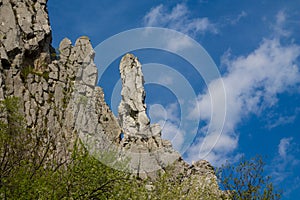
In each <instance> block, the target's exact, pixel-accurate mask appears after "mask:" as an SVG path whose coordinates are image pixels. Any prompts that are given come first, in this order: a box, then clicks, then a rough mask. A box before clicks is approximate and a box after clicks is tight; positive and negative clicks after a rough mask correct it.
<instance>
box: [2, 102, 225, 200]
mask: <svg viewBox="0 0 300 200" xmlns="http://www.w3.org/2000/svg"><path fill="white" fill-rule="evenodd" d="M0 111H1V114H2V115H1V117H2V118H1V120H0V199H116V200H117V199H118V200H119V199H136V200H139V199H154V200H155V199H157V200H159V199H174V200H175V199H209V200H211V199H212V200H213V199H220V198H221V197H222V194H218V193H216V192H215V189H216V188H217V184H216V182H215V181H208V180H207V179H205V177H203V180H202V179H199V177H197V176H195V177H194V178H184V177H183V176H179V177H174V174H173V171H172V168H168V169H167V170H166V171H167V172H166V173H161V174H160V175H159V178H158V180H157V181H155V182H151V181H150V180H144V181H143V180H140V179H137V178H135V177H134V176H133V175H130V174H127V173H125V172H122V171H117V170H115V169H113V168H111V167H108V166H106V165H104V164H102V163H101V162H100V161H99V159H96V158H95V157H94V156H91V155H90V154H89V152H88V151H87V150H86V149H85V147H84V146H83V145H82V144H81V142H80V140H77V141H76V142H75V143H74V147H73V149H72V152H70V153H69V155H68V156H65V157H62V156H59V155H58V154H56V153H55V152H57V151H55V148H56V146H55V140H54V139H53V138H52V137H51V136H49V135H48V134H47V132H45V133H40V134H39V135H36V134H35V133H33V132H31V131H30V130H28V129H26V128H25V127H26V125H25V123H24V119H23V117H22V115H21V114H20V112H19V100H18V99H17V98H14V97H11V98H8V99H6V100H4V101H3V102H1V103H0ZM116 156H117V155H115V154H114V153H113V152H106V154H104V155H103V154H101V159H102V160H105V163H107V162H112V163H113V162H115V160H116V159H115V158H116ZM146 186H147V187H146Z"/></svg>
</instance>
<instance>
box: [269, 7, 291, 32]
mask: <svg viewBox="0 0 300 200" xmlns="http://www.w3.org/2000/svg"><path fill="white" fill-rule="evenodd" d="M286 20H287V15H286V13H285V12H284V11H283V10H281V11H279V12H278V13H277V15H276V24H275V25H274V26H273V29H274V33H275V35H276V36H284V37H288V36H290V34H291V33H290V32H289V31H287V30H286V29H285V22H286Z"/></svg>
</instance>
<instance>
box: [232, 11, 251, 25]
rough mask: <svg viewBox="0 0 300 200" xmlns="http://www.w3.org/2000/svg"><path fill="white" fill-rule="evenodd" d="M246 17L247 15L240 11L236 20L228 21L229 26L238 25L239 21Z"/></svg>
mask: <svg viewBox="0 0 300 200" xmlns="http://www.w3.org/2000/svg"><path fill="white" fill-rule="evenodd" d="M246 16H247V13H246V12H245V11H242V12H241V13H240V14H239V15H238V16H237V17H236V18H233V19H229V21H230V24H231V25H236V24H237V23H239V21H240V20H241V19H242V18H244V17H246Z"/></svg>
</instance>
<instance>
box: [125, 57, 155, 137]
mask: <svg viewBox="0 0 300 200" xmlns="http://www.w3.org/2000/svg"><path fill="white" fill-rule="evenodd" d="M120 74H121V79H122V93H121V95H122V100H121V103H120V105H119V121H120V125H121V127H122V129H123V131H124V134H125V137H142V138H148V137H151V136H155V135H160V134H161V129H160V126H159V125H158V124H155V125H152V126H151V125H150V120H149V118H148V116H147V115H146V104H145V90H144V76H143V73H142V65H141V63H140V62H139V61H138V59H137V58H136V57H135V56H134V55H132V54H126V55H125V56H124V57H123V58H122V60H121V63H120Z"/></svg>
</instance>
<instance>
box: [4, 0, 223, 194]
mask: <svg viewBox="0 0 300 200" xmlns="http://www.w3.org/2000/svg"><path fill="white" fill-rule="evenodd" d="M50 44H51V28H50V26H49V19H48V14H47V8H46V0H35V1H34V0H0V100H3V99H5V98H7V97H9V96H16V97H19V99H20V101H21V105H22V110H21V112H22V113H23V114H24V119H25V120H26V126H27V128H29V129H31V130H32V132H33V133H35V134H36V136H37V137H39V138H41V142H42V145H45V146H46V145H47V144H49V143H53V149H51V152H52V154H53V155H56V156H52V157H51V156H50V157H49V158H47V159H54V158H55V159H57V162H60V161H61V160H64V159H65V158H66V157H68V156H70V153H71V152H70V149H72V147H73V144H74V141H75V140H76V139H77V138H78V137H80V139H81V140H82V141H83V143H84V144H85V145H86V147H87V148H88V149H89V150H90V152H91V153H92V154H93V155H94V156H96V157H97V158H98V159H99V160H100V161H102V162H103V163H105V164H107V165H109V166H111V167H115V168H116V169H120V170H121V169H122V170H124V169H127V170H129V171H130V172H131V173H134V174H135V175H137V176H139V177H140V178H143V179H144V178H150V179H153V180H155V178H156V177H157V173H158V172H159V171H160V172H164V170H165V169H166V167H167V166H168V165H173V171H172V173H173V174H174V177H175V176H178V175H179V174H182V179H183V180H184V179H190V178H196V179H198V180H199V181H200V182H199V183H204V184H206V185H208V184H210V185H213V186H212V188H214V190H216V193H220V192H221V191H220V190H219V188H218V187H217V184H216V183H217V182H216V177H215V174H214V171H213V168H212V167H211V166H210V164H209V163H208V162H206V161H198V162H196V163H194V164H193V165H191V166H190V165H188V164H187V163H186V162H184V161H183V160H182V158H181V157H180V155H179V153H178V152H176V151H175V150H174V149H173V148H172V144H171V143H170V142H169V141H167V140H163V139H162V138H161V128H160V127H159V125H157V124H153V125H151V124H150V120H149V118H148V116H147V115H146V105H145V103H144V102H145V90H144V80H143V74H142V68H141V64H140V62H139V61H138V59H137V58H136V57H135V56H133V55H132V54H126V55H125V56H124V57H123V58H122V60H121V63H120V74H121V79H122V84H123V88H122V94H121V95H122V101H121V103H120V106H119V116H118V119H117V118H116V117H115V116H114V115H113V113H112V112H111V110H110V108H109V106H108V105H107V104H106V103H105V101H104V93H103V91H102V89H101V88H100V87H98V86H96V84H97V79H98V77H97V75H98V73H97V67H96V66H95V64H94V55H95V52H94V50H93V48H92V45H91V43H90V41H89V39H88V38H87V37H86V36H83V37H80V38H79V39H78V40H77V41H76V42H75V45H74V46H73V45H72V42H71V41H70V40H69V39H67V38H65V39H63V40H62V41H61V43H60V45H59V52H60V54H59V55H53V54H55V53H54V51H53V48H52V47H51V45H50ZM0 115H1V116H0V117H1V119H3V118H5V114H4V113H1V114H0ZM3 120H5V119H3ZM122 132H123V133H124V134H125V137H124V138H123V139H122V140H121V139H120V134H121V133H122ZM112 153H113V155H112ZM107 155H109V156H107ZM127 159H129V162H128V160H127ZM124 161H125V163H126V165H125V166H123V163H124ZM126 161H127V162H126ZM203 180H205V181H203ZM199 185H200V184H199ZM147 187H148V188H151V189H153V187H152V186H151V184H149V185H148V186H147Z"/></svg>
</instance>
